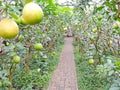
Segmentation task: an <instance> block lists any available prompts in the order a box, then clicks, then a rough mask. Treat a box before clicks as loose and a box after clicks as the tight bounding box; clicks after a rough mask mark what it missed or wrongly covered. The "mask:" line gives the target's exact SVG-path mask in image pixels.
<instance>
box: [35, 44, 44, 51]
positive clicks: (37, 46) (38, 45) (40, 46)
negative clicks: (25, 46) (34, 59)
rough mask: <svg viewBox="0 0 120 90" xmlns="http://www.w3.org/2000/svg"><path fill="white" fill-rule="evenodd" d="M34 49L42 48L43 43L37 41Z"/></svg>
mask: <svg viewBox="0 0 120 90" xmlns="http://www.w3.org/2000/svg"><path fill="white" fill-rule="evenodd" d="M34 49H36V50H42V49H43V46H42V44H41V43H36V44H34Z"/></svg>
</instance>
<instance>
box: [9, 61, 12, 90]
mask: <svg viewBox="0 0 120 90" xmlns="http://www.w3.org/2000/svg"><path fill="white" fill-rule="evenodd" d="M12 69H13V63H12V64H11V67H10V70H9V81H10V83H11V84H10V87H9V90H12V74H13V70H12Z"/></svg>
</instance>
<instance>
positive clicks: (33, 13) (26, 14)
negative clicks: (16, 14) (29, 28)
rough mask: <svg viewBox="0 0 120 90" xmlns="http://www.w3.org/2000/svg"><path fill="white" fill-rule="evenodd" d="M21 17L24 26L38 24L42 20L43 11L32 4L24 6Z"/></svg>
mask: <svg viewBox="0 0 120 90" xmlns="http://www.w3.org/2000/svg"><path fill="white" fill-rule="evenodd" d="M22 17H23V19H24V21H25V23H26V24H31V25H33V24H36V23H39V22H40V21H41V20H42V18H43V11H42V9H41V7H40V6H39V5H37V4H36V3H34V2H30V3H28V4H26V5H25V6H24V8H23V11H22Z"/></svg>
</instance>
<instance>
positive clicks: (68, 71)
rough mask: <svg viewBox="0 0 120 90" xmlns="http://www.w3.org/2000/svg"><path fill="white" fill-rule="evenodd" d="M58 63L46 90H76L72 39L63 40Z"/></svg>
mask: <svg viewBox="0 0 120 90" xmlns="http://www.w3.org/2000/svg"><path fill="white" fill-rule="evenodd" d="M65 40H66V42H65V45H64V47H63V50H62V53H61V57H60V61H59V64H58V67H57V69H56V70H55V72H54V75H53V77H52V80H51V82H50V85H49V88H48V90H78V89H77V88H78V87H77V79H76V69H75V62H74V53H73V47H72V38H71V37H70V38H65Z"/></svg>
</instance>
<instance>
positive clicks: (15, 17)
mask: <svg viewBox="0 0 120 90" xmlns="http://www.w3.org/2000/svg"><path fill="white" fill-rule="evenodd" d="M10 16H11V17H12V18H14V19H18V18H19V16H17V15H16V14H14V13H10Z"/></svg>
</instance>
